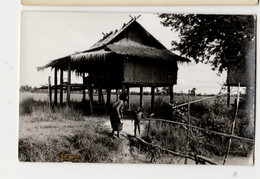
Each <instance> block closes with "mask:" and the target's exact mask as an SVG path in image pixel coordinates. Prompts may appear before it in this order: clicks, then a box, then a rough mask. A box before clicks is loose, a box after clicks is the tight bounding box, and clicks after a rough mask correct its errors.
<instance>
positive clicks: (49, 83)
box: [48, 76, 52, 106]
mask: <svg viewBox="0 0 260 179" xmlns="http://www.w3.org/2000/svg"><path fill="white" fill-rule="evenodd" d="M48 93H49V103H50V106H51V105H52V94H51V77H50V76H49V77H48Z"/></svg>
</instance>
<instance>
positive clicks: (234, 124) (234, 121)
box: [223, 83, 240, 165]
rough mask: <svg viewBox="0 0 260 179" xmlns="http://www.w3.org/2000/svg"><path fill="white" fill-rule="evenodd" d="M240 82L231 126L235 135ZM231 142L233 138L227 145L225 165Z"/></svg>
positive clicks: (232, 133)
mask: <svg viewBox="0 0 260 179" xmlns="http://www.w3.org/2000/svg"><path fill="white" fill-rule="evenodd" d="M239 89H240V83H239V84H238V92H237V99H235V104H236V105H235V113H234V119H233V123H232V128H231V135H234V130H235V126H236V117H237V112H238V106H239V96H240V92H239ZM231 142H232V138H230V139H229V140H228V147H227V151H226V154H225V157H224V161H223V165H225V163H226V160H227V157H228V153H229V150H230V146H231Z"/></svg>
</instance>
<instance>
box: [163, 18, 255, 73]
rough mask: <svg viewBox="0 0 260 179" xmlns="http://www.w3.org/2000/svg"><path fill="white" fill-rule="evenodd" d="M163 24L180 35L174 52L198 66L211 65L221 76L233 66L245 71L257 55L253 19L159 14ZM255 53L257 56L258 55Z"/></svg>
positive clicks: (173, 44)
mask: <svg viewBox="0 0 260 179" xmlns="http://www.w3.org/2000/svg"><path fill="white" fill-rule="evenodd" d="M159 17H160V18H162V21H161V23H162V24H163V25H164V26H166V27H170V28H171V30H174V31H176V32H178V33H179V41H172V46H173V50H177V51H180V54H181V55H182V56H185V57H186V58H190V59H193V60H195V62H196V63H199V62H202V63H210V64H211V65H212V69H213V70H216V69H217V70H218V72H219V73H222V71H223V70H226V69H227V68H228V67H229V66H230V65H235V66H238V67H244V66H245V63H246V59H248V58H249V57H248V56H249V52H250V53H251V52H252V49H253V50H254V51H255V29H256V28H255V26H256V24H255V23H256V17H255V16H253V15H198V14H160V15H159ZM254 51H253V52H252V53H255V52H254Z"/></svg>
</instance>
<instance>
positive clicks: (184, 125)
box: [149, 119, 254, 143]
mask: <svg viewBox="0 0 260 179" xmlns="http://www.w3.org/2000/svg"><path fill="white" fill-rule="evenodd" d="M149 121H161V122H168V123H172V124H177V125H181V126H183V127H191V128H193V129H197V130H201V131H203V132H206V133H211V134H216V135H220V136H224V137H228V138H233V139H239V140H244V141H245V142H248V143H254V140H253V139H248V138H244V137H239V136H235V135H229V134H225V133H222V132H216V131H212V130H209V129H204V128H201V127H197V126H193V125H188V124H184V123H181V122H176V121H169V120H165V119H149Z"/></svg>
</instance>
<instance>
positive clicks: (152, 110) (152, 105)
mask: <svg viewBox="0 0 260 179" xmlns="http://www.w3.org/2000/svg"><path fill="white" fill-rule="evenodd" d="M151 95H152V98H151V112H152V113H153V112H154V87H153V86H152V87H151Z"/></svg>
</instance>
